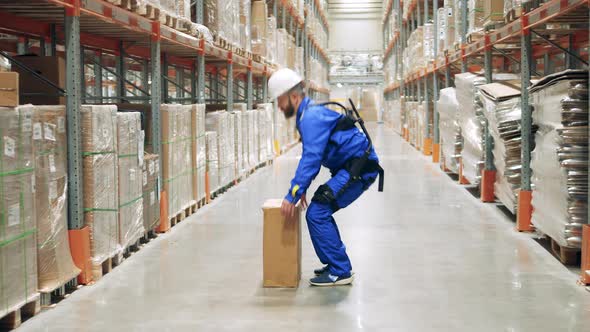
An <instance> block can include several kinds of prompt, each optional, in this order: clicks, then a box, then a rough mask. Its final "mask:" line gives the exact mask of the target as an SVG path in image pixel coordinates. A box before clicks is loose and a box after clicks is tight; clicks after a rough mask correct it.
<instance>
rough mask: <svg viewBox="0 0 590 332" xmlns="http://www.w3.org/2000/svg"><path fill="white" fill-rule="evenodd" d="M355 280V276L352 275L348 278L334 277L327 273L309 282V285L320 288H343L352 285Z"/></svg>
mask: <svg viewBox="0 0 590 332" xmlns="http://www.w3.org/2000/svg"><path fill="white" fill-rule="evenodd" d="M353 280H354V275H353V274H350V275H348V276H341V277H338V276H333V275H331V274H330V273H329V272H325V273H324V274H322V275H320V276H317V277H315V278H312V279H311V280H309V283H310V284H311V285H312V286H319V287H327V286H343V285H350V284H352V281H353Z"/></svg>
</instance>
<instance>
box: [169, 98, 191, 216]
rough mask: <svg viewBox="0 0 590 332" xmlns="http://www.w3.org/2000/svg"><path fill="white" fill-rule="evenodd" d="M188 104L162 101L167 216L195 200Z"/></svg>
mask: <svg viewBox="0 0 590 332" xmlns="http://www.w3.org/2000/svg"><path fill="white" fill-rule="evenodd" d="M191 110H192V106H191V105H176V104H163V105H162V106H161V128H162V156H161V159H162V184H163V189H164V191H165V192H166V194H167V195H168V218H172V217H174V216H176V215H177V214H178V213H179V212H180V211H182V210H184V209H186V208H188V207H189V206H190V205H192V204H194V203H195V200H194V199H193V185H192V173H193V170H192V152H191V150H192V131H191Z"/></svg>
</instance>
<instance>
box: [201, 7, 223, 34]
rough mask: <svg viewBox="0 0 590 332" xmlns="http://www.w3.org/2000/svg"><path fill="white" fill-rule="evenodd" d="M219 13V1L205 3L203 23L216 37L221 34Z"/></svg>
mask: <svg viewBox="0 0 590 332" xmlns="http://www.w3.org/2000/svg"><path fill="white" fill-rule="evenodd" d="M219 13H220V11H219V7H218V0H204V1H203V23H204V24H205V26H206V27H207V28H208V29H209V31H211V34H213V35H214V36H217V35H218V34H219V21H220V20H219Z"/></svg>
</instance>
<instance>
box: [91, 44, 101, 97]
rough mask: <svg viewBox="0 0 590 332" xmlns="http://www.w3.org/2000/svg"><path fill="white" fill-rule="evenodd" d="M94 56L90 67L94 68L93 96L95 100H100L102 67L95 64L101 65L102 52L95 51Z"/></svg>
mask: <svg viewBox="0 0 590 332" xmlns="http://www.w3.org/2000/svg"><path fill="white" fill-rule="evenodd" d="M94 54H95V55H94V57H95V63H94V64H93V66H92V67H93V68H94V95H95V96H96V97H97V98H102V67H101V66H100V65H97V63H99V64H101V63H102V52H101V51H96V53H94Z"/></svg>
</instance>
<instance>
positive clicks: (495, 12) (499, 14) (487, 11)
mask: <svg viewBox="0 0 590 332" xmlns="http://www.w3.org/2000/svg"><path fill="white" fill-rule="evenodd" d="M483 3H484V7H483V17H484V21H485V22H496V21H503V20H504V1H503V0H488V1H484V2H483Z"/></svg>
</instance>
